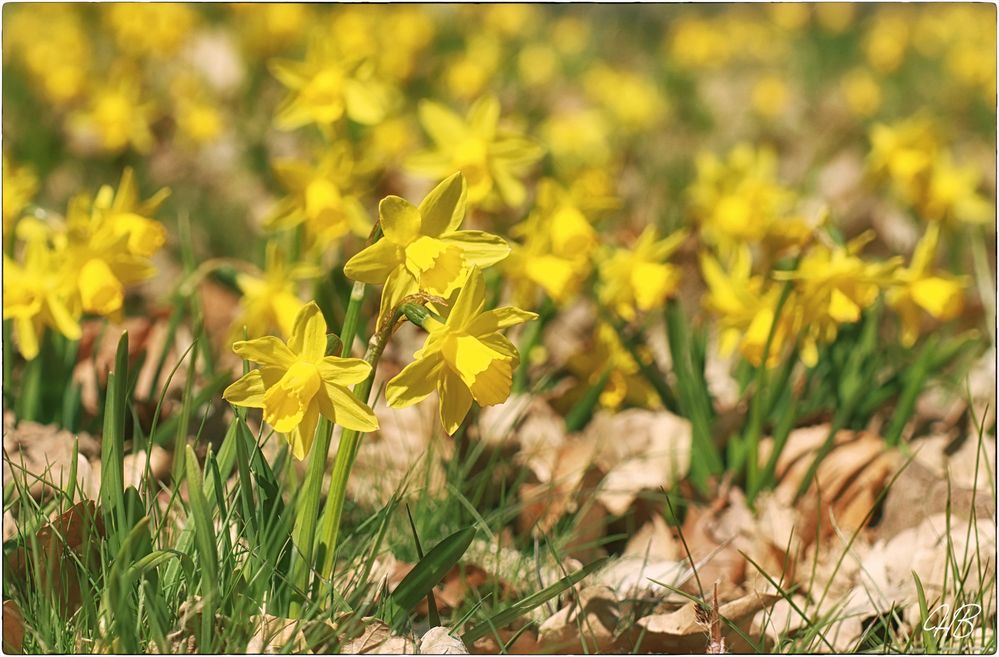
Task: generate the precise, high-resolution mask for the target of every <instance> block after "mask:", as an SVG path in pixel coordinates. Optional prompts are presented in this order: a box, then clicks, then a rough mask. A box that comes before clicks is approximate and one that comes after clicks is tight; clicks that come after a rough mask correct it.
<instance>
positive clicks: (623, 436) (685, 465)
mask: <svg viewBox="0 0 999 657" xmlns="http://www.w3.org/2000/svg"><path fill="white" fill-rule="evenodd" d="M585 435H586V436H588V437H592V438H593V439H594V440H595V441H596V442H597V444H598V445H599V446H600V449H599V450H598V452H597V455H596V464H597V466H598V467H600V468H601V469H602V470H603V471H604V472H606V473H607V475H606V477H605V478H604V481H603V482H602V484H601V488H600V491H599V492H598V493H597V499H598V500H599V501H600V503H601V504H603V505H604V507H605V508H606V509H607V510H608V511H609V512H610V513H612V514H614V515H623V514H624V513H625V512H627V510H628V509H629V508H630V507H631V505H632V503H634V501H635V498H636V497H638V495H639V494H640V493H642V492H643V491H647V490H652V491H655V490H669V489H670V488H672V487H673V485H674V484H675V483H676V482H677V481H679V480H680V479H681V478H682V477H684V476H685V475H686V474H687V471H688V470H689V469H690V450H691V429H690V422H688V421H687V420H685V419H683V418H681V417H678V416H676V415H673V414H672V413H670V412H668V411H646V410H642V409H629V410H626V411H622V412H619V413H616V414H610V413H606V412H599V413H597V414H596V416H595V417H594V418H593V420H592V421H591V422H590V424H589V425H587V427H586V432H585Z"/></svg>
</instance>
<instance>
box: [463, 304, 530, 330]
mask: <svg viewBox="0 0 999 657" xmlns="http://www.w3.org/2000/svg"><path fill="white" fill-rule="evenodd" d="M537 318H538V315H537V313H532V312H528V311H526V310H521V309H520V308H514V307H513V306H505V307H503V308H496V309H495V310H487V311H486V312H484V313H482V314H481V315H479V316H478V317H476V318H475V319H473V320H472V322H471V323H470V324H469V325H468V328H467V331H468V332H469V333H470V334H471V335H475V336H481V335H486V334H487V333H494V332H496V331H498V330H500V329H504V328H507V327H510V326H516V325H517V324H523V323H524V322H530V321H532V320H535V319H537Z"/></svg>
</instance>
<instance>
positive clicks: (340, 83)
mask: <svg viewBox="0 0 999 657" xmlns="http://www.w3.org/2000/svg"><path fill="white" fill-rule="evenodd" d="M270 69H271V72H272V73H273V74H274V77H276V78H277V79H278V80H279V81H280V82H281V84H283V85H284V86H285V87H287V88H288V90H289V91H290V94H289V95H288V97H287V98H285V100H284V102H283V103H282V104H281V106H280V107H279V108H278V111H277V116H275V117H274V124H275V125H276V126H277V127H278V128H280V129H281V130H294V129H296V128H300V127H302V126H304V125H309V124H311V123H316V124H319V125H320V126H330V125H332V124H334V123H336V122H337V121H339V120H340V119H341V118H343V117H344V116H347V117H348V118H350V120H352V121H356V122H357V123H362V124H366V125H372V124H375V123H378V122H379V121H381V120H382V119H383V118H384V117H385V114H386V112H387V110H388V107H389V104H390V100H391V89H390V88H389V87H388V86H387V85H386V84H385V83H384V82H383V81H381V80H379V79H378V78H377V77H376V76H375V71H374V67H373V65H372V64H371V63H370V62H368V61H366V60H364V59H359V58H357V57H354V56H348V55H347V54H344V53H342V52H340V49H339V48H338V47H337V46H336V45H335V43H334V42H333V41H332V40H324V39H317V40H315V41H313V42H312V43H311V44H310V46H309V49H308V51H307V52H306V55H305V61H303V62H295V61H291V60H285V59H275V60H272V61H271V63H270Z"/></svg>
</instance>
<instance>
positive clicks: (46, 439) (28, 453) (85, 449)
mask: <svg viewBox="0 0 999 657" xmlns="http://www.w3.org/2000/svg"><path fill="white" fill-rule="evenodd" d="M76 438H78V439H79V451H78V459H77V485H78V487H79V489H80V490H81V491H83V492H85V493H88V494H91V493H93V492H94V491H96V489H97V487H99V485H100V478H99V477H94V476H93V474H92V472H91V469H90V465H89V462H88V459H93V458H100V453H101V445H100V442H99V441H97V440H96V439H95V438H93V437H92V436H90V435H89V434H86V433H79V434H75V435H74V434H72V433H70V432H69V431H64V430H62V429H59V428H57V427H55V426H52V425H48V424H38V423H36V422H20V423H18V424H17V426H14V415H13V413H9V412H8V413H5V414H4V435H3V448H4V456H3V477H4V481H12V479H13V478H14V477H17V478H18V479H19V480H21V478H22V477H23V478H24V479H23V481H25V482H26V484H27V488H28V492H29V494H30V495H31V496H32V497H34V498H36V499H41V498H43V497H48V496H50V495H51V494H53V493H54V491H55V490H56V489H58V488H62V487H65V486H66V484H67V483H68V479H69V472H70V469H71V466H72V459H73V441H74V439H76ZM91 496H92V495H91Z"/></svg>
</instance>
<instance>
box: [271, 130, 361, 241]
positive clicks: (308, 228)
mask: <svg viewBox="0 0 999 657" xmlns="http://www.w3.org/2000/svg"><path fill="white" fill-rule="evenodd" d="M273 168H274V174H275V176H276V177H277V179H278V181H279V182H280V183H281V186H282V187H284V188H285V189H286V190H287V191H288V196H287V197H285V198H284V199H282V200H281V201H280V202H278V204H277V205H276V206H275V207H274V209H273V210H272V211H271V213H270V215H269V216H268V217H267V219H266V220H265V222H264V226H265V227H266V228H267V229H268V230H281V229H286V228H293V227H295V226H299V225H304V226H305V242H306V244H307V245H308V246H309V247H310V248H314V249H317V250H325V249H327V248H329V247H330V246H332V245H334V244H335V243H336V242H337V241H338V240H339V239H340V238H342V237H343V236H344V235H347V234H348V233H353V234H355V235H359V236H364V235H367V234H368V232H369V231H370V230H371V219H370V217H368V213H367V211H366V210H365V209H364V206H363V205H362V204H361V200H360V198H359V197H358V196H357V195H356V194H355V193H354V192H353V190H352V188H353V186H354V185H355V184H356V183H355V181H356V179H357V174H358V173H359V172H362V171H361V167H360V166H358V165H357V163H356V162H355V161H354V159H353V157H352V156H351V155H350V153H349V152H347V151H346V150H344V149H343V148H333V149H332V150H330V151H329V152H328V153H327V154H326V155H325V156H324V157H323V158H322V160H321V161H320V162H319V163H318V164H317V165H316V166H314V167H313V166H310V165H309V164H307V163H305V162H301V161H299V160H293V159H282V160H277V161H276V162H275V163H274V167H273Z"/></svg>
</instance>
